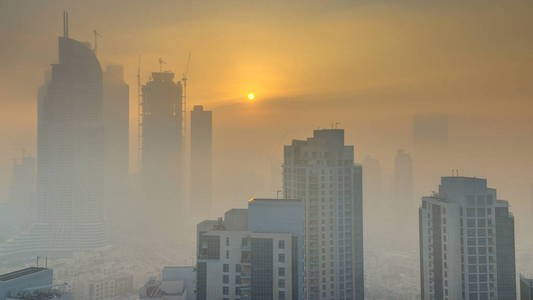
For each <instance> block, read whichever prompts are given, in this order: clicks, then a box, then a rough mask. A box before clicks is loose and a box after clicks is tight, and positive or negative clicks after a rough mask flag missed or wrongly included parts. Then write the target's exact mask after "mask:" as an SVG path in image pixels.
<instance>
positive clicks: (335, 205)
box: [283, 129, 364, 300]
mask: <svg viewBox="0 0 533 300" xmlns="http://www.w3.org/2000/svg"><path fill="white" fill-rule="evenodd" d="M283 189H284V194H285V198H287V199H300V200H302V201H304V203H305V209H306V226H305V251H306V253H305V257H306V262H305V272H306V276H305V294H306V299H361V300H362V299H364V278H363V274H364V270H363V213H362V202H363V199H362V168H361V166H360V165H357V164H354V147H353V146H346V145H345V144H344V130H342V129H326V130H315V131H314V132H313V137H311V138H308V139H307V140H305V141H304V140H293V141H292V144H291V145H288V146H285V149H284V164H283Z"/></svg>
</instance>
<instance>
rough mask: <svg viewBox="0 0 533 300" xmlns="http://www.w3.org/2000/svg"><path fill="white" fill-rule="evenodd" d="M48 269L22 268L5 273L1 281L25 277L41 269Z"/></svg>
mask: <svg viewBox="0 0 533 300" xmlns="http://www.w3.org/2000/svg"><path fill="white" fill-rule="evenodd" d="M44 270H48V269H47V268H40V267H29V268H25V269H22V270H18V271H14V272H10V273H6V274H3V275H0V281H8V280H12V279H16V278H19V277H23V276H26V275H29V274H33V273H37V272H40V271H44Z"/></svg>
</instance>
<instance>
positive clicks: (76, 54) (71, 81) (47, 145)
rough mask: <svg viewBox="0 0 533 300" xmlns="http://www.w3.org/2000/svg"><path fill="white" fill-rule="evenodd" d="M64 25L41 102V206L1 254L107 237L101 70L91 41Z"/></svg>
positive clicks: (45, 250) (63, 248)
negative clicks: (27, 229) (24, 230)
mask: <svg viewBox="0 0 533 300" xmlns="http://www.w3.org/2000/svg"><path fill="white" fill-rule="evenodd" d="M66 19H67V18H65V25H66V26H65V33H64V35H63V36H62V37H59V39H58V46H59V61H58V63H56V64H52V70H51V76H50V77H49V78H47V81H46V82H45V85H44V86H43V87H42V88H41V89H40V91H39V96H38V105H37V205H36V207H37V210H38V212H39V215H38V220H35V224H34V226H33V228H32V230H31V231H30V232H27V233H26V234H23V235H20V236H18V237H16V238H15V239H14V240H12V241H11V242H9V243H8V244H6V245H4V246H3V247H2V248H0V257H2V258H0V262H1V261H6V260H7V261H11V262H14V261H15V259H18V258H24V259H30V258H32V257H34V256H37V255H43V256H49V257H66V256H68V255H70V254H72V252H75V251H84V250H90V249H96V248H102V247H104V246H106V245H107V242H106V238H105V225H104V210H103V203H102V202H103V192H104V171H103V170H104V168H103V163H104V154H105V152H104V136H103V127H104V126H103V125H104V123H103V118H102V108H103V106H102V92H103V87H102V70H101V68H100V62H99V61H98V59H97V57H96V55H95V53H94V51H93V49H91V47H90V45H89V44H88V43H83V42H80V41H77V40H74V39H71V38H70V37H69V36H68V25H67V24H68V21H67V20H66Z"/></svg>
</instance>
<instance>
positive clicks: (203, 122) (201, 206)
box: [191, 105, 213, 217]
mask: <svg viewBox="0 0 533 300" xmlns="http://www.w3.org/2000/svg"><path fill="white" fill-rule="evenodd" d="M212 127H213V125H212V113H211V111H208V110H204V107H203V106H201V105H195V106H194V108H193V110H192V111H191V208H192V212H193V213H194V215H195V216H201V217H207V216H209V213H210V211H211V206H212V203H211V201H212V189H213V174H212V173H213V171H212V168H213V167H212V165H213V164H212V156H213V146H212V145H213V129H212Z"/></svg>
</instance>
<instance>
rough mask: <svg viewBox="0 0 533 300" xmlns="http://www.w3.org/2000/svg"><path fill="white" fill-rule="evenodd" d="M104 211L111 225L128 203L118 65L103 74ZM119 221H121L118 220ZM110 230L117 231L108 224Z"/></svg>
mask: <svg viewBox="0 0 533 300" xmlns="http://www.w3.org/2000/svg"><path fill="white" fill-rule="evenodd" d="M103 85H104V89H103V121H104V150H105V158H104V171H105V183H104V185H105V186H104V187H105V199H106V201H105V208H106V213H107V216H108V217H109V218H107V221H108V222H114V221H117V220H121V219H123V218H124V216H123V215H121V214H120V213H121V212H124V209H122V208H123V207H124V206H125V205H128V203H127V202H126V201H128V200H130V199H128V194H127V192H128V179H129V172H128V170H129V87H128V85H127V84H126V83H125V82H124V69H123V67H122V66H121V65H108V66H107V68H106V70H105V72H104V73H103ZM120 217H122V218H120ZM110 225H111V228H117V227H119V226H116V225H115V224H113V223H111V224H110Z"/></svg>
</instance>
